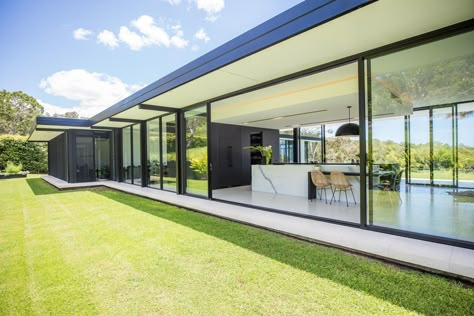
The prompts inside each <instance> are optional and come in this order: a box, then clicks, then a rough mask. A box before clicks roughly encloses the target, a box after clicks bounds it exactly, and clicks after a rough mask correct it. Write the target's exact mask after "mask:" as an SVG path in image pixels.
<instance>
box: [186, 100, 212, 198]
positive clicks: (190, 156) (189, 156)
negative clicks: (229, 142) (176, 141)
mask: <svg viewBox="0 0 474 316" xmlns="http://www.w3.org/2000/svg"><path fill="white" fill-rule="evenodd" d="M184 120H185V129H186V160H185V161H186V170H185V173H186V189H185V192H186V193H191V194H196V195H203V196H207V194H208V183H207V168H208V163H207V110H206V106H203V107H200V108H197V109H195V110H190V111H187V112H185V113H184Z"/></svg>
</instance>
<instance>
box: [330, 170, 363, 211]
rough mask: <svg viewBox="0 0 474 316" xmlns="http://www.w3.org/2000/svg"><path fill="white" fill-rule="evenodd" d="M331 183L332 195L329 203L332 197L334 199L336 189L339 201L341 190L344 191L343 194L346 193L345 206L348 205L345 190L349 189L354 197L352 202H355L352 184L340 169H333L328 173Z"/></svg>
mask: <svg viewBox="0 0 474 316" xmlns="http://www.w3.org/2000/svg"><path fill="white" fill-rule="evenodd" d="M329 178H330V181H331V185H332V186H333V190H332V197H331V201H330V202H329V204H332V200H333V199H334V202H335V201H336V198H335V194H336V191H339V202H340V201H341V192H342V191H344V194H345V195H346V204H347V207H349V201H348V199H347V190H351V193H352V197H353V198H354V204H357V202H356V200H355V196H354V191H353V190H352V184H350V182H349V180H347V177H346V175H345V174H344V173H342V172H340V171H333V172H331V174H330V175H329Z"/></svg>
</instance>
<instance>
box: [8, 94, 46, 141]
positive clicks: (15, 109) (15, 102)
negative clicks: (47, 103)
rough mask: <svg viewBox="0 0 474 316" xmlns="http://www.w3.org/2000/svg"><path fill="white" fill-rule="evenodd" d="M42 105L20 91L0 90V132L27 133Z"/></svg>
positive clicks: (41, 109) (40, 112) (41, 110)
mask: <svg viewBox="0 0 474 316" xmlns="http://www.w3.org/2000/svg"><path fill="white" fill-rule="evenodd" d="M42 113H43V106H42V105H41V104H39V103H38V101H37V100H36V99H35V98H33V97H32V96H29V95H28V94H26V93H24V92H22V91H14V92H9V91H6V90H2V91H0V134H12V135H28V133H29V132H30V131H31V128H32V127H33V126H34V121H35V118H36V116H38V115H40V114H42Z"/></svg>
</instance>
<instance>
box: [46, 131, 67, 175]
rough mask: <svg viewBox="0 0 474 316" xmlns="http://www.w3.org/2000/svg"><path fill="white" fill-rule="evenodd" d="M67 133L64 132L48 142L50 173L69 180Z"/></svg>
mask: <svg viewBox="0 0 474 316" xmlns="http://www.w3.org/2000/svg"><path fill="white" fill-rule="evenodd" d="M66 137H67V134H66V133H63V134H61V135H59V136H56V137H55V138H53V139H52V140H50V141H49V142H48V174H49V175H51V176H53V177H56V178H58V179H61V180H64V181H68V173H67V169H68V157H67V156H68V155H67V150H66V148H67V140H66Z"/></svg>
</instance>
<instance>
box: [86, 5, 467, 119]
mask: <svg viewBox="0 0 474 316" xmlns="http://www.w3.org/2000/svg"><path fill="white" fill-rule="evenodd" d="M473 10H474V3H473V2H472V0H452V1H445V0H417V1H413V0H397V1H393V0H379V1H370V0H336V1H330V0H326V1H305V2H303V3H301V4H299V5H297V6H295V7H293V8H291V9H289V10H287V11H285V12H283V13H282V14H280V15H277V16H276V17H274V18H272V19H270V20H269V21H267V22H265V23H263V24H261V25H259V26H257V27H256V28H254V29H252V30H250V31H248V32H246V33H244V34H242V35H241V36H239V37H237V38H235V39H233V40H231V41H230V42H228V43H226V44H224V45H222V46H220V47H218V48H216V49H215V50H213V51H211V52H209V53H207V54H206V55H204V56H202V57H200V58H198V59H196V60H195V61H193V62H191V63H189V64H187V65H185V66H183V67H182V68H180V69H178V70H176V71H174V72H173V73H171V74H169V75H167V76H165V77H163V78H162V79H160V80H158V81H156V82H154V83H153V84H151V85H149V86H147V87H145V88H143V89H142V90H140V91H138V92H136V93H135V94H133V95H131V96H130V97H128V98H126V99H124V100H122V101H120V102H118V103H117V104H115V105H113V106H112V107H110V108H108V109H106V110H104V111H103V112H101V113H99V114H97V115H95V116H94V117H92V118H91V120H93V121H94V122H95V123H94V124H95V125H94V126H109V127H119V126H117V125H118V124H117V122H110V121H109V120H108V118H111V117H114V118H132V119H141V120H147V119H150V118H152V117H156V116H159V115H163V114H165V113H168V112H171V111H172V110H173V109H181V108H184V107H187V106H189V105H193V104H197V103H199V102H204V101H209V100H213V99H216V98H219V97H222V96H225V95H228V94H230V93H233V92H235V91H240V90H242V89H246V88H249V87H252V86H256V85H259V84H262V83H266V82H269V81H272V80H275V79H277V78H283V77H285V76H287V75H289V74H293V73H297V72H299V71H303V70H306V69H310V68H313V67H317V66H320V65H324V64H327V63H330V62H333V61H336V60H344V59H347V58H351V56H357V55H358V54H361V53H364V52H369V51H371V50H373V49H375V48H379V47H383V46H385V45H389V44H392V43H395V42H398V41H402V40H405V39H408V38H412V37H415V36H417V35H420V34H424V33H427V32H430V31H434V30H438V29H441V28H444V27H448V26H451V25H454V24H457V23H461V22H465V21H470V22H472V18H473V14H472V12H473ZM139 105H154V106H157V107H159V108H160V109H170V110H169V111H168V112H167V111H160V110H158V111H157V112H156V113H151V112H154V111H148V113H147V111H146V110H143V109H141V108H140V106H139ZM122 125H123V126H126V125H125V123H123V124H122ZM123 126H122V127H123Z"/></svg>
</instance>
